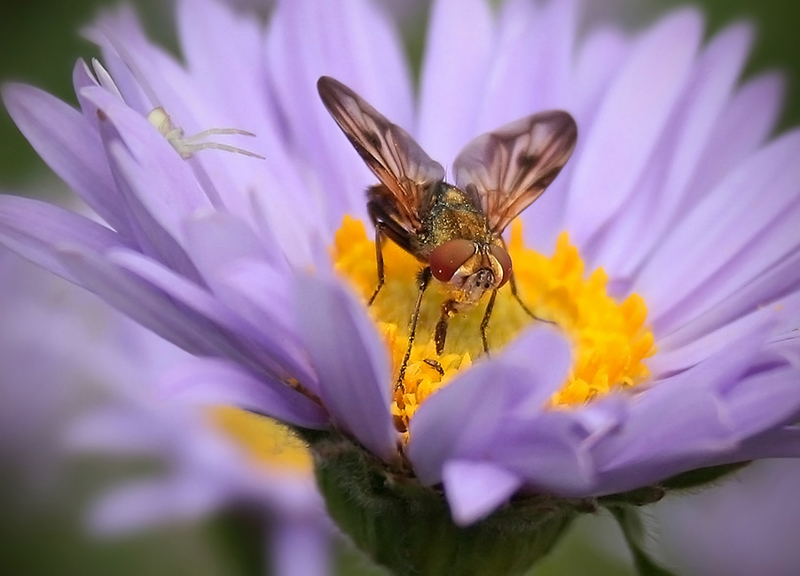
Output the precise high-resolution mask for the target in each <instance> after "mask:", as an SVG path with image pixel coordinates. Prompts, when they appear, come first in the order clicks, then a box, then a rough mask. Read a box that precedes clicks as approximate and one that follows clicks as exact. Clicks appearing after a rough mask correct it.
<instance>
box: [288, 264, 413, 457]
mask: <svg viewBox="0 0 800 576" xmlns="http://www.w3.org/2000/svg"><path fill="white" fill-rule="evenodd" d="M295 293H296V294H297V302H296V314H297V318H298V324H299V330H300V334H301V337H302V339H303V341H304V342H305V344H306V349H307V350H308V354H309V356H310V357H311V361H312V363H313V364H314V366H315V368H316V370H317V374H318V375H319V379H320V383H321V386H320V394H321V396H322V401H323V404H324V405H325V407H326V408H327V409H328V410H329V411H330V413H331V415H332V417H333V420H334V422H335V423H336V424H337V425H338V426H340V427H341V428H343V429H344V430H346V431H348V432H350V433H351V434H352V435H353V436H355V437H356V439H358V441H359V442H361V443H362V444H363V445H364V446H366V447H367V448H368V449H369V450H370V451H372V452H373V453H374V454H376V455H378V456H380V457H381V458H383V459H384V460H392V459H393V458H395V457H396V450H397V441H398V437H397V432H396V431H395V429H394V425H393V420H392V415H391V412H390V402H391V398H390V394H389V386H390V382H391V371H390V369H389V363H388V358H387V353H386V349H385V348H384V346H383V343H382V341H381V338H380V337H379V336H378V334H377V332H376V331H375V328H374V326H373V325H372V322H371V320H370V319H369V318H368V317H367V314H366V310H365V309H364V306H363V304H361V303H360V302H358V301H356V299H355V298H354V297H353V296H352V295H351V294H350V293H349V292H347V291H346V290H345V289H344V288H343V287H342V286H340V285H339V284H338V283H334V282H333V281H325V280H322V279H319V278H313V277H300V278H298V280H297V282H296V290H295Z"/></svg>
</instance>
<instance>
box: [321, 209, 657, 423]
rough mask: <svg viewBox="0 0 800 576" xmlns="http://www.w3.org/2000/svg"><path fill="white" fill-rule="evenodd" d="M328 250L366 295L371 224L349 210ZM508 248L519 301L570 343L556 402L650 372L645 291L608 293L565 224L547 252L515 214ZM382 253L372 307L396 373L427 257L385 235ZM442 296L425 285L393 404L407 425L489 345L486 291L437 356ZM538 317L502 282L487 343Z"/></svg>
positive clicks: (575, 401) (633, 381)
mask: <svg viewBox="0 0 800 576" xmlns="http://www.w3.org/2000/svg"><path fill="white" fill-rule="evenodd" d="M331 251H332V256H333V260H334V263H335V265H336V268H337V270H338V271H339V272H340V273H341V274H342V275H343V276H345V277H346V278H347V279H348V280H349V282H350V283H351V284H352V285H353V286H354V287H355V289H356V291H357V292H358V293H359V294H361V295H362V296H363V297H364V298H365V300H366V299H367V298H369V296H371V295H372V292H373V291H374V290H375V286H376V281H377V280H376V264H375V244H374V242H373V241H372V240H371V239H370V238H369V237H368V235H367V232H366V229H365V227H364V224H363V223H362V222H361V221H360V220H355V219H353V218H350V217H347V216H346V217H345V219H344V222H343V224H342V226H341V228H340V229H339V230H338V231H337V234H336V238H335V243H334V246H333V247H332V250H331ZM508 252H509V254H510V256H511V259H512V261H513V263H514V276H515V279H516V283H517V288H518V292H519V295H520V297H521V299H522V301H523V302H524V303H525V304H526V306H528V308H530V310H531V311H532V312H533V313H534V315H535V316H536V317H537V318H541V319H543V320H548V321H551V322H553V323H554V324H555V325H556V326H557V327H558V328H559V329H560V330H561V331H562V332H563V333H564V334H565V336H566V337H567V338H568V339H569V340H570V341H571V342H572V345H573V366H572V369H571V370H570V373H569V375H568V377H567V379H566V381H565V382H564V384H563V386H562V387H561V389H560V390H559V391H558V392H557V393H556V394H554V396H553V397H552V399H551V403H552V406H553V407H554V408H559V407H562V408H564V407H569V406H574V405H581V404H584V403H586V402H588V401H590V400H592V399H593V398H596V397H599V396H603V395H605V394H607V393H608V392H609V391H611V390H612V389H614V388H615V387H631V386H635V385H637V384H639V383H641V382H643V381H644V380H645V379H646V378H647V377H648V375H649V371H648V369H647V366H645V364H644V362H643V361H644V359H645V358H647V357H649V356H651V355H652V354H654V353H655V346H654V343H653V334H652V332H650V331H649V330H648V329H647V328H646V327H645V320H646V318H647V307H646V306H645V303H644V300H643V299H642V298H641V297H640V296H639V295H637V294H632V295H631V296H629V297H628V298H626V299H625V301H623V302H621V303H620V302H617V301H616V300H614V299H613V298H612V297H611V296H609V295H608V293H607V290H606V285H607V281H608V278H607V276H606V274H605V272H604V271H603V269H602V268H598V269H597V270H594V271H593V272H592V273H591V274H589V275H588V276H586V275H585V274H584V264H583V260H581V257H580V254H579V253H578V250H577V248H576V247H574V246H572V245H571V244H570V242H569V237H568V235H567V233H566V232H563V233H562V234H561V235H560V236H559V238H558V241H557V243H556V249H555V253H554V254H553V255H552V256H549V257H548V256H545V255H543V254H539V253H538V252H536V251H534V250H531V249H529V248H526V247H525V245H524V241H523V239H522V224H521V223H520V222H519V220H517V221H515V222H514V223H513V224H512V228H511V238H510V242H509V244H508ZM383 259H384V268H385V277H386V278H385V280H386V283H385V285H384V287H383V288H382V289H381V292H380V294H379V295H378V297H377V298H376V299H375V302H373V304H372V306H370V308H369V311H370V314H371V315H372V317H373V318H374V320H375V322H376V324H377V326H378V328H379V330H380V332H381V333H382V334H383V337H384V340H385V341H386V344H387V347H388V349H389V353H390V355H391V358H392V361H393V365H394V373H395V374H398V372H399V368H400V364H401V363H402V361H403V357H404V355H405V353H406V348H407V346H408V336H409V327H410V326H409V325H410V319H411V315H412V312H413V309H414V303H415V301H416V298H417V292H418V288H417V282H416V277H417V273H418V272H419V270H420V263H419V261H418V260H416V259H415V258H414V257H413V256H411V255H410V254H408V253H406V252H405V251H403V250H402V249H401V248H400V247H398V246H397V245H395V244H394V243H393V242H385V243H384V250H383ZM433 284H440V283H438V282H436V281H434V282H433ZM444 298H445V294H444V292H443V291H441V293H440V294H437V291H436V290H431V289H428V292H426V293H425V297H424V298H423V301H422V306H421V309H420V315H419V322H418V324H417V333H416V338H415V340H414V345H413V347H412V350H411V356H410V359H409V362H408V366H407V368H406V371H405V376H404V378H403V380H402V382H397V383H396V386H395V392H394V399H393V400H394V402H393V406H392V412H393V414H394V416H395V422H396V424H397V427H398V429H399V430H401V431H405V430H407V425H408V421H409V419H410V418H411V417H412V416H413V414H414V412H415V411H416V410H417V408H418V407H419V406H420V404H422V402H424V401H425V399H426V398H427V397H428V396H430V395H431V394H432V393H433V392H435V391H436V390H438V389H439V388H441V387H442V386H444V385H445V384H446V383H447V382H448V381H449V380H450V379H451V378H452V377H453V376H454V375H455V374H457V373H458V371H459V370H461V369H463V368H467V367H468V366H469V365H470V364H471V363H472V361H473V359H475V358H477V357H478V356H480V355H481V354H482V353H483V346H482V343H481V337H480V322H481V320H482V318H483V315H484V311H485V307H486V302H487V301H488V297H484V298H483V300H484V301H483V302H482V303H481V304H480V305H479V306H478V307H477V308H475V309H474V310H470V311H467V312H464V313H461V314H458V315H456V316H455V317H454V318H453V319H452V320H451V321H450V322H449V325H448V331H447V342H446V346H445V349H444V352H443V353H442V355H441V356H437V354H436V347H435V343H434V340H433V329H434V327H435V326H436V322H437V321H438V319H439V315H440V308H441V304H442V302H443V301H444ZM531 322H535V320H533V319H532V318H531V317H530V316H528V315H527V313H526V312H525V311H524V310H523V309H522V306H520V304H519V302H517V301H516V300H515V299H514V297H513V296H512V295H511V290H510V287H503V288H502V289H501V290H500V291H499V292H498V294H497V300H496V303H495V307H494V310H493V312H492V315H491V320H490V322H489V328H488V342H489V349H490V350H499V349H500V348H502V347H503V346H504V345H505V344H506V343H507V342H509V341H510V340H511V339H512V338H514V336H515V335H516V334H517V333H518V332H519V331H520V330H521V329H522V328H524V327H525V326H528V325H530V324H531ZM437 363H438V364H437Z"/></svg>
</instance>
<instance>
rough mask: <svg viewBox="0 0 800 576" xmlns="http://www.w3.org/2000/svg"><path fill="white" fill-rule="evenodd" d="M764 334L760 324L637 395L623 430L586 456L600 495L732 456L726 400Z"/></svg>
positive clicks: (735, 438) (733, 429) (731, 417)
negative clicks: (590, 460)
mask: <svg viewBox="0 0 800 576" xmlns="http://www.w3.org/2000/svg"><path fill="white" fill-rule="evenodd" d="M769 332H770V325H769V323H766V324H762V325H761V326H760V327H758V328H754V329H753V330H751V331H750V332H749V333H747V334H744V335H742V336H741V337H739V338H738V340H737V341H736V342H732V343H730V344H729V345H728V346H727V347H726V348H725V349H724V350H722V351H720V352H718V353H717V354H715V355H714V356H712V357H710V358H708V359H707V360H705V361H704V362H701V363H700V364H698V365H697V366H695V367H694V368H691V369H689V370H686V371H684V372H682V373H680V374H678V375H676V376H673V377H671V378H669V379H666V380H663V381H661V382H658V383H656V384H654V385H653V386H652V388H650V389H648V390H645V391H644V392H642V393H641V394H639V395H637V397H636V400H635V402H634V403H631V406H630V415H629V418H628V419H627V420H626V421H625V422H624V424H623V425H622V426H621V427H620V428H619V429H618V430H617V431H616V432H615V433H613V434H609V435H607V436H606V437H604V438H603V439H602V440H601V441H600V442H598V443H597V444H596V445H595V446H593V448H592V450H591V451H592V456H593V457H594V459H595V461H596V463H597V464H596V465H597V469H598V471H599V472H600V474H601V478H600V485H599V486H600V488H599V489H600V490H601V491H603V492H608V491H610V492H618V491H623V490H629V489H633V488H635V487H637V486H642V485H644V484H647V483H650V482H655V481H658V480H659V479H660V478H664V477H667V476H671V475H674V474H677V473H679V472H683V471H685V470H689V469H691V468H693V467H697V466H707V465H710V464H708V463H707V462H708V461H709V460H711V459H713V458H714V457H718V456H721V455H725V454H730V453H732V452H734V451H735V450H736V449H737V447H738V444H739V433H738V432H739V424H738V423H737V421H736V414H735V411H732V410H731V406H732V405H730V404H729V401H728V400H727V399H726V398H727V396H729V395H730V394H731V392H729V390H731V389H732V388H733V387H734V386H735V385H736V383H737V382H739V380H740V379H741V378H742V377H743V376H744V375H745V373H746V371H747V370H748V369H749V368H750V367H751V366H752V365H753V364H754V362H755V360H756V359H757V358H758V356H759V355H760V354H761V350H762V347H763V345H764V343H765V341H766V339H767V337H768V335H769ZM734 389H735V388H734ZM665 406H675V407H680V409H676V410H665V409H664V407H665ZM773 416H774V417H775V418H776V419H778V418H779V417H780V416H779V414H774V415H773ZM774 422H775V423H778V422H776V421H774Z"/></svg>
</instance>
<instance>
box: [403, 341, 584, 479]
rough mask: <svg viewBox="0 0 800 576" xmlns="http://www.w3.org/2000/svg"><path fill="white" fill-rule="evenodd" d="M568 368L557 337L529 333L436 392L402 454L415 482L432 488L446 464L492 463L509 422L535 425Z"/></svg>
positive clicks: (567, 356) (420, 411)
mask: <svg viewBox="0 0 800 576" xmlns="http://www.w3.org/2000/svg"><path fill="white" fill-rule="evenodd" d="M532 358H538V359H540V361H535V362H532V361H531V359H532ZM569 365H570V353H569V347H568V345H567V344H566V342H564V340H563V339H562V338H561V337H560V336H558V335H557V334H556V333H555V332H553V331H551V330H547V329H538V330H532V331H531V332H530V333H528V334H526V335H524V336H522V337H521V338H519V339H517V340H516V341H515V342H514V343H513V344H512V346H511V347H510V348H508V349H507V350H505V351H504V352H503V354H502V355H501V356H500V357H498V358H496V359H492V360H491V361H490V362H484V363H481V364H479V365H477V366H475V367H474V368H471V369H470V370H468V371H467V372H465V373H464V374H463V375H460V376H459V377H458V378H456V379H455V380H454V381H453V382H451V383H449V384H448V385H447V386H446V387H444V388H442V389H440V390H439V391H437V392H436V393H435V394H433V395H432V396H431V397H430V398H428V399H427V400H426V401H425V403H424V404H423V405H422V406H420V408H419V409H418V410H417V412H416V413H415V414H414V417H413V418H412V419H411V423H410V426H409V434H410V438H411V440H410V442H409V445H408V449H407V454H408V457H409V459H410V460H411V462H412V463H413V464H414V471H415V473H416V475H417V477H419V478H420V480H421V481H422V482H423V483H425V484H435V483H437V482H440V481H441V478H442V476H441V475H442V466H443V465H444V463H445V462H446V461H448V460H451V459H468V460H473V461H480V460H489V459H491V458H493V456H490V455H493V454H494V451H495V450H496V449H497V445H498V443H504V442H506V440H507V439H508V427H509V426H510V419H511V418H512V416H513V417H516V418H518V419H520V420H522V421H525V420H527V419H532V420H534V421H535V420H536V418H537V416H538V415H539V414H540V412H541V407H542V404H543V403H544V401H545V399H546V398H548V397H549V396H550V394H552V393H553V392H554V391H555V390H556V389H557V387H558V386H560V385H561V383H562V382H563V380H564V377H565V375H566V371H567V369H568V367H569ZM495 462H496V463H497V464H498V465H501V466H504V465H505V462H504V461H499V460H495Z"/></svg>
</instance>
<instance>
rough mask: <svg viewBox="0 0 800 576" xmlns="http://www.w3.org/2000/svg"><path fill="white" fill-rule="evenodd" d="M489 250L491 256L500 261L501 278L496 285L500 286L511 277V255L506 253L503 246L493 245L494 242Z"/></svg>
mask: <svg viewBox="0 0 800 576" xmlns="http://www.w3.org/2000/svg"><path fill="white" fill-rule="evenodd" d="M489 251H490V252H491V253H492V256H494V257H495V258H496V259H497V261H498V262H499V263H500V267H501V268H502V269H503V280H502V281H501V282H500V284H498V286H497V287H498V288H500V286H502V285H503V284H505V283H506V282H508V281H509V279H510V278H511V272H512V270H513V269H512V267H511V256H509V255H508V252H506V249H505V248H502V247H500V246H495V245H494V244H492V245H491V246H490V247H489Z"/></svg>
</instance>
